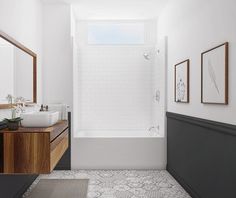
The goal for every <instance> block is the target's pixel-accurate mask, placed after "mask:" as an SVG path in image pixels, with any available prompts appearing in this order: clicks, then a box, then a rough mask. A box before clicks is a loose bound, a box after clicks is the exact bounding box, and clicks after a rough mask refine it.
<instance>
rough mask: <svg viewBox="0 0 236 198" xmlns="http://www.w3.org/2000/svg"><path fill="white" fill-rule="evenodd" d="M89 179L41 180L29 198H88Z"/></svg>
mask: <svg viewBox="0 0 236 198" xmlns="http://www.w3.org/2000/svg"><path fill="white" fill-rule="evenodd" d="M87 191H88V179H41V180H40V181H39V183H38V184H37V185H36V186H35V188H34V189H33V190H32V192H31V193H30V194H29V196H27V198H86V197H87Z"/></svg>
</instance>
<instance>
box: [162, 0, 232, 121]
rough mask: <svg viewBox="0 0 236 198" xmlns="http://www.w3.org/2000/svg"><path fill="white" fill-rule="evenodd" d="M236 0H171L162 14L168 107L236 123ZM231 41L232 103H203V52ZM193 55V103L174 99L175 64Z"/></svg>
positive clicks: (191, 63) (230, 100) (230, 90)
mask: <svg viewBox="0 0 236 198" xmlns="http://www.w3.org/2000/svg"><path fill="white" fill-rule="evenodd" d="M235 7H236V2H235V0H225V1H222V0H205V1H199V0H178V1H174V0H171V1H170V2H169V3H168V5H167V6H166V8H165V9H164V11H163V12H162V14H161V16H160V18H159V28H158V29H159V37H163V36H168V97H167V98H168V111H170V112H176V113H180V114H186V115H190V116H196V117H201V118H205V119H210V120H215V121H220V122H225V123H231V124H236V119H235V113H236V92H235V85H236V78H235V76H236V67H235V64H236V56H235V54H236V36H235V35H236V25H235V20H234V19H235V18H236V12H235ZM226 41H228V42H229V105H227V106H224V105H205V104H201V73H200V72H201V69H200V67H201V52H203V51H205V50H207V49H210V48H212V47H214V46H217V45H219V44H222V43H224V42H226ZM188 58H189V59H190V103H189V104H179V103H175V102H174V65H175V64H176V63H178V62H180V61H183V60H185V59H188Z"/></svg>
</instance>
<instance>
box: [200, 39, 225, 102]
mask: <svg viewBox="0 0 236 198" xmlns="http://www.w3.org/2000/svg"><path fill="white" fill-rule="evenodd" d="M228 45H229V44H228V42H227V43H224V44H222V45H219V46H217V47H214V48H212V49H210V50H208V51H205V52H203V53H202V54H201V102H202V103H204V104H228Z"/></svg>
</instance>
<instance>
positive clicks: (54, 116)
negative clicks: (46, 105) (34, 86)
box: [21, 111, 59, 127]
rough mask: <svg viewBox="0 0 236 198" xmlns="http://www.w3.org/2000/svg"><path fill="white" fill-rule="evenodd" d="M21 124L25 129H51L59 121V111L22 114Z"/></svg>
mask: <svg viewBox="0 0 236 198" xmlns="http://www.w3.org/2000/svg"><path fill="white" fill-rule="evenodd" d="M21 118H22V119H23V120H22V121H21V124H22V126H23V127H49V126H52V125H54V124H56V123H57V122H58V120H59V112H58V111H42V112H28V113H22V114H21Z"/></svg>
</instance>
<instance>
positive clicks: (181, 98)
mask: <svg viewBox="0 0 236 198" xmlns="http://www.w3.org/2000/svg"><path fill="white" fill-rule="evenodd" d="M175 102H182V103H188V102H189V60H185V61H183V62H181V63H178V64H176V65H175Z"/></svg>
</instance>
